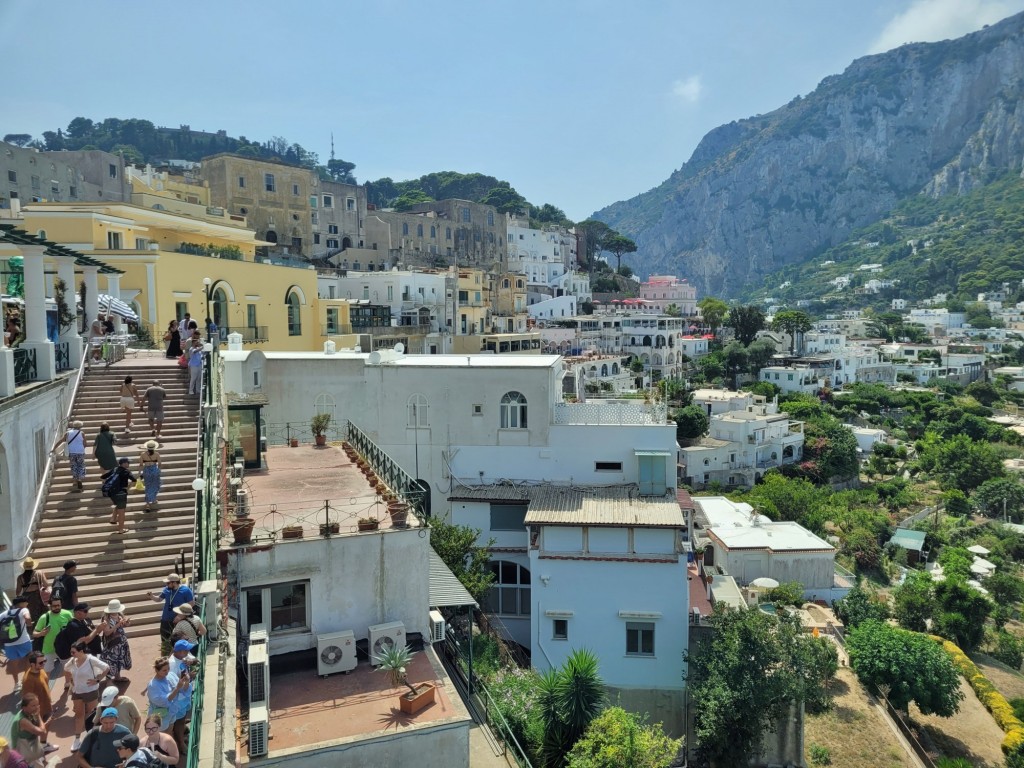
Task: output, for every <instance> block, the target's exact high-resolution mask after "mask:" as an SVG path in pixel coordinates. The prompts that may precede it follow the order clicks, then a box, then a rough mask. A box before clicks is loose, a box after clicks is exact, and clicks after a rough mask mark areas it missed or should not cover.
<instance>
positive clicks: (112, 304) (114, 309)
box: [97, 293, 139, 323]
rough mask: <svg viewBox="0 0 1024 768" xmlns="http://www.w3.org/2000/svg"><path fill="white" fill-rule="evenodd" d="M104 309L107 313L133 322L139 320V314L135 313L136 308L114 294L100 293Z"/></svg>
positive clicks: (101, 305)
mask: <svg viewBox="0 0 1024 768" xmlns="http://www.w3.org/2000/svg"><path fill="white" fill-rule="evenodd" d="M97 298H98V299H99V304H100V307H101V309H102V311H103V312H104V313H105V314H108V315H109V314H114V315H117V316H118V317H121V318H124V319H125V320H131V321H132V322H133V323H137V322H138V321H139V316H138V315H136V314H135V310H134V309H132V308H131V307H129V306H128V305H127V304H125V303H124V302H123V301H121V300H120V299H118V298H115V297H114V296H108V295H107V294H105V293H101V294H99V296H98V297H97Z"/></svg>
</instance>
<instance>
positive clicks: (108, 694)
mask: <svg viewBox="0 0 1024 768" xmlns="http://www.w3.org/2000/svg"><path fill="white" fill-rule="evenodd" d="M119 693H121V689H120V688H118V687H117V686H116V685H108V686H107V687H106V688H104V689H103V695H102V696H100V706H101V707H109V706H110V705H111V704H113V703H114V699H116V698H117V695H118V694H119Z"/></svg>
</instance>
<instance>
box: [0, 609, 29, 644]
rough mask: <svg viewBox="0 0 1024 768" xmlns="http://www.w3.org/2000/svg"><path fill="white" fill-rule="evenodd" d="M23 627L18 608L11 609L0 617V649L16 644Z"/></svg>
mask: <svg viewBox="0 0 1024 768" xmlns="http://www.w3.org/2000/svg"><path fill="white" fill-rule="evenodd" d="M24 631H25V625H24V622H23V620H22V618H21V609H20V608H11V609H10V610H9V611H7V612H6V613H5V614H4V615H3V616H0V647H2V646H5V645H7V644H12V645H13V644H14V643H16V642H18V638H19V637H21V633H22V632H24Z"/></svg>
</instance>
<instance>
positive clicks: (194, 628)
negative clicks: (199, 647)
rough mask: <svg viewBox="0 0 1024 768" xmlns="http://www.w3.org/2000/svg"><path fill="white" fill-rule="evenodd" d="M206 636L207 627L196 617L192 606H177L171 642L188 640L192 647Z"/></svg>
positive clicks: (186, 604)
mask: <svg viewBox="0 0 1024 768" xmlns="http://www.w3.org/2000/svg"><path fill="white" fill-rule="evenodd" d="M205 634H206V626H205V625H204V624H203V622H202V620H201V619H200V618H199V617H198V616H196V614H195V611H194V610H192V606H191V605H189V604H188V603H184V604H182V605H178V606H175V608H174V629H173V630H172V631H171V641H172V642H173V641H177V640H188V641H189V642H190V643H191V644H192V645H196V644H197V643H198V642H199V638H200V637H202V636H203V635H205Z"/></svg>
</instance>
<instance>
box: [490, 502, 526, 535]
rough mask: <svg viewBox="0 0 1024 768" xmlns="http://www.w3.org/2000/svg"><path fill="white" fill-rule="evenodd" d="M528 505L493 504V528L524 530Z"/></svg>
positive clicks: (499, 529) (494, 529)
mask: <svg viewBox="0 0 1024 768" xmlns="http://www.w3.org/2000/svg"><path fill="white" fill-rule="evenodd" d="M526 507H527V505H526V504H491V530H492V531H522V530H524V529H525V528H526Z"/></svg>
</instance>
